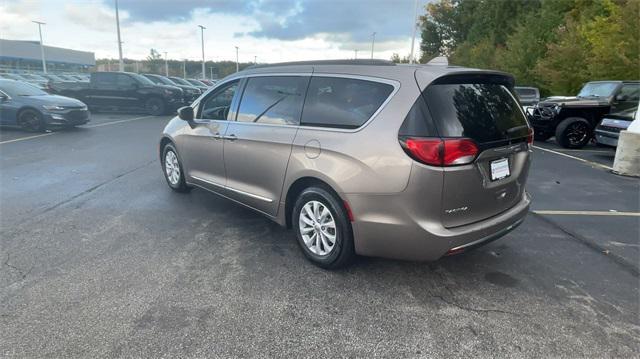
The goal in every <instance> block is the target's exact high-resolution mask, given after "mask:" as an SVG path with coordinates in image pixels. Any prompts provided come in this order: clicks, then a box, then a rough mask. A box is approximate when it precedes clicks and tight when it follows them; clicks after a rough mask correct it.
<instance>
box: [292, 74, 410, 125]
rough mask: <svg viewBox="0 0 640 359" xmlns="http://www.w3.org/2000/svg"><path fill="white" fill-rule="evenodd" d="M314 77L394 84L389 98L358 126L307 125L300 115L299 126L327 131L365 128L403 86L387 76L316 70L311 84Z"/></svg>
mask: <svg viewBox="0 0 640 359" xmlns="http://www.w3.org/2000/svg"><path fill="white" fill-rule="evenodd" d="M313 77H338V78H347V79H354V80H362V81H370V82H377V83H383V84H387V85H391V86H393V90H392V91H391V93H390V94H389V96H387V98H386V99H385V100H384V101H383V102H382V104H381V105H380V107H378V109H377V110H376V111H375V112H374V113H373V114H372V115H371V117H369V118H368V119H367V120H366V121H365V122H363V123H362V125H360V126H358V127H356V128H339V127H331V126H306V125H304V124H302V117H300V125H299V126H298V127H300V128H305V129H306V128H308V129H313V130H326V131H331V132H348V133H354V132H359V131H361V130H362V129H363V128H365V127H367V125H369V123H370V122H371V121H373V119H374V118H376V116H378V114H379V113H380V112H382V111H383V110H384V108H385V107H386V106H387V104H388V103H389V102H390V101H391V99H393V97H394V96H395V95H396V93H398V91H399V90H400V87H401V85H400V82H399V81H396V80H390V79H385V78H382V77H373V76H362V75H350V74H336V73H322V72H314V73H313V75H312V77H311V79H310V81H309V84H311V80H313ZM307 91H308V89H307ZM306 101H307V96H306V95H305V104H306ZM302 110H303V111H302V112H303V113H304V105H303V106H302Z"/></svg>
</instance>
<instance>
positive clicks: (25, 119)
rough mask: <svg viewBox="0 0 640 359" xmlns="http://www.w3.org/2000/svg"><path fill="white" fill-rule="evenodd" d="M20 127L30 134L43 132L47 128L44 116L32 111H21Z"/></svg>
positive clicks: (19, 115)
mask: <svg viewBox="0 0 640 359" xmlns="http://www.w3.org/2000/svg"><path fill="white" fill-rule="evenodd" d="M18 126H20V127H21V128H22V129H24V130H25V131H29V132H42V131H44V130H45V128H46V126H45V123H44V120H43V119H42V114H41V113H40V112H38V111H36V110H32V109H26V110H22V111H20V113H19V114H18Z"/></svg>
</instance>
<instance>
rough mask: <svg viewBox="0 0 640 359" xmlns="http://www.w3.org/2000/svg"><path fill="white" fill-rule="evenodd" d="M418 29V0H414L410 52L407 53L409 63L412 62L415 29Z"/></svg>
mask: <svg viewBox="0 0 640 359" xmlns="http://www.w3.org/2000/svg"><path fill="white" fill-rule="evenodd" d="M417 29H418V0H416V11H415V15H414V16H413V36H412V37H411V54H410V55H409V63H410V64H412V63H413V46H414V44H415V42H416V30H417Z"/></svg>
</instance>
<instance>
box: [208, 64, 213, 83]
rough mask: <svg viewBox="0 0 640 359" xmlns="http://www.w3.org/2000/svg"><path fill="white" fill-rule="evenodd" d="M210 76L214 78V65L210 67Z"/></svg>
mask: <svg viewBox="0 0 640 359" xmlns="http://www.w3.org/2000/svg"><path fill="white" fill-rule="evenodd" d="M209 77H210V78H211V79H212V80H213V66H211V67H209Z"/></svg>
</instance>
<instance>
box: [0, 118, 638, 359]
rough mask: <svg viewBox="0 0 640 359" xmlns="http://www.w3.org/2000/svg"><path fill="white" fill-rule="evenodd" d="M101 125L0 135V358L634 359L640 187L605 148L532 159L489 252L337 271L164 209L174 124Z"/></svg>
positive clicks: (231, 220)
mask: <svg viewBox="0 0 640 359" xmlns="http://www.w3.org/2000/svg"><path fill="white" fill-rule="evenodd" d="M92 119H93V120H92V122H91V123H89V124H88V125H86V126H83V127H81V128H77V129H73V130H66V131H57V132H51V133H44V134H31V133H24V132H20V131H16V130H9V129H2V130H0V185H1V188H2V189H1V191H0V225H1V236H0V237H1V239H0V243H1V247H0V259H1V261H2V262H1V263H2V267H1V269H0V300H1V304H0V327H1V328H2V330H0V356H4V357H44V356H49V357H98V356H100V357H103V356H114V357H273V356H281V357H393V358H397V357H442V356H454V357H468V356H471V355H473V356H482V357H532V356H533V357H550V356H553V357H634V356H637V355H638V353H639V352H640V339H639V338H640V319H639V315H640V309H639V297H638V289H639V280H638V273H639V263H640V236H639V233H640V217H638V215H637V214H638V213H639V212H640V208H639V207H640V181H639V180H638V179H635V178H628V177H621V176H617V175H614V174H612V173H610V172H609V170H608V169H607V168H608V167H610V166H611V165H612V162H613V150H612V149H608V148H600V147H594V146H592V147H589V148H587V149H586V150H585V151H566V150H559V149H558V148H557V147H556V146H555V145H554V144H553V143H552V142H548V143H537V144H536V148H535V149H534V159H533V165H532V168H531V173H530V177H529V184H528V190H529V192H530V193H531V195H532V197H533V205H532V213H530V215H529V216H528V217H527V219H526V221H525V223H524V224H523V225H522V226H520V227H519V228H518V229H517V230H516V231H514V232H512V233H510V234H509V235H507V236H506V237H504V238H502V239H500V240H498V241H495V242H493V243H491V244H489V245H487V246H485V247H482V248H479V249H478V250H476V251H473V252H470V253H466V254H463V255H460V256H455V257H449V258H445V259H442V260H439V261H437V262H432V263H412V262H400V261H390V260H384V259H376V258H359V259H358V260H357V261H356V263H355V264H354V265H353V266H351V267H349V268H347V269H345V270H341V271H333V272H332V271H325V270H322V269H319V268H317V267H315V266H313V265H311V264H310V263H309V262H307V261H306V260H305V259H304V258H303V256H302V254H301V252H300V251H299V249H298V248H297V244H296V243H295V237H294V235H293V233H291V232H289V231H287V230H286V229H283V228H280V227H278V226H277V225H275V224H274V223H272V222H270V221H269V220H267V219H265V218H263V217H261V216H260V215H257V214H255V213H253V212H252V211H250V210H248V209H245V208H243V207H240V206H238V205H235V204H233V203H231V202H228V201H227V200H224V199H222V198H219V197H217V196H215V195H213V194H210V193H207V192H204V191H202V190H198V189H195V190H193V191H192V192H191V193H189V194H186V195H181V194H177V193H173V192H171V191H170V190H169V189H168V188H167V186H166V183H165V181H164V178H163V177H162V173H161V170H160V164H159V161H158V155H157V142H158V138H159V134H160V132H161V130H162V128H163V126H164V124H165V123H166V122H167V120H168V117H150V116H140V115H123V114H97V115H94V116H93V117H92ZM568 156H571V157H568ZM581 159H582V161H581ZM585 161H587V162H585Z"/></svg>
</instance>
